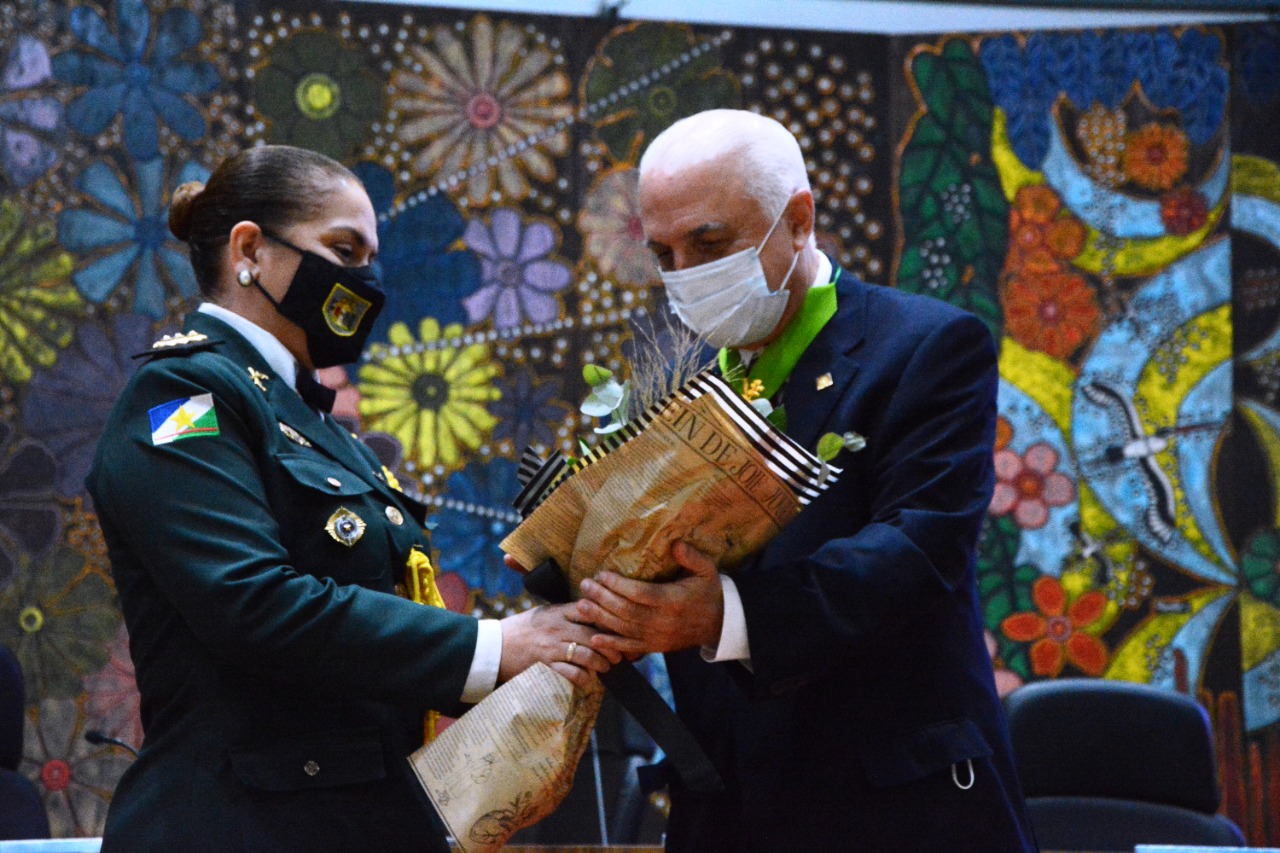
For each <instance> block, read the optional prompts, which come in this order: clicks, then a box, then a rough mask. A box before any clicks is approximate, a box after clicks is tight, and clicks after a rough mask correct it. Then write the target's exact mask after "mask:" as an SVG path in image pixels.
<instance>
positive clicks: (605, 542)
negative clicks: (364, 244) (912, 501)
mask: <svg viewBox="0 0 1280 853" xmlns="http://www.w3.org/2000/svg"><path fill="white" fill-rule="evenodd" d="M521 468H522V471H521V473H522V479H525V480H526V482H525V486H524V489H523V490H522V491H521V492H520V494H519V495H518V496H517V497H516V507H517V508H518V509H519V510H520V511H521V514H522V515H525V516H526V518H525V520H524V521H523V522H522V523H521V524H520V526H519V527H517V528H516V529H515V530H514V531H512V532H511V534H510V535H509V536H508V537H507V538H506V539H504V540H503V541H502V549H503V550H504V551H506V552H507V553H508V554H511V555H512V556H513V557H515V558H516V560H517V561H519V562H520V564H521V565H524V566H528V567H533V566H537V565H539V564H541V563H542V562H543V561H544V560H548V559H551V560H555V561H556V563H557V564H558V565H559V566H560V567H561V568H562V569H563V570H564V571H565V572H566V574H567V576H568V579H569V582H570V587H571V588H573V589H577V585H578V582H579V581H581V580H582V579H583V578H587V577H591V576H592V575H594V574H596V573H597V572H601V571H614V572H617V573H618V574H620V575H622V576H624V577H629V578H637V579H640V580H649V581H654V580H666V579H669V578H671V577H673V576H674V575H675V573H676V571H677V569H678V567H677V566H676V564H675V562H674V561H673V560H672V557H671V546H672V545H673V544H674V543H675V542H677V541H680V540H683V541H685V542H688V543H689V544H690V545H693V546H694V547H695V548H697V549H698V550H700V551H702V552H703V553H705V554H707V555H709V556H710V557H712V558H713V559H715V561H716V564H717V566H719V567H720V569H721V570H723V571H732V570H733V569H734V568H735V567H736V566H738V565H739V564H740V563H742V561H743V560H745V559H746V558H747V557H748V556H750V555H751V554H753V553H755V552H756V551H759V550H760V549H761V548H763V547H764V546H765V545H767V544H768V543H769V541H770V540H772V539H773V537H775V536H776V535H778V532H779V531H780V530H781V529H782V528H783V527H784V526H786V524H787V523H788V522H789V521H791V519H793V518H795V517H796V514H797V513H799V512H800V510H801V509H802V508H803V507H804V506H805V505H807V504H808V503H809V502H810V501H811V500H813V499H814V498H815V497H817V496H818V495H819V494H821V493H822V492H823V491H824V490H825V489H826V488H827V487H828V486H829V485H830V484H831V483H833V482H834V481H835V477H836V476H837V475H838V474H839V473H840V471H839V469H838V468H833V467H832V466H830V465H829V464H827V463H826V462H824V461H823V460H822V459H819V458H818V457H817V456H815V455H813V454H812V453H810V452H809V451H807V450H805V449H804V448H803V447H801V446H800V445H798V444H796V443H795V442H794V441H792V440H791V439H790V438H788V437H787V436H786V435H785V434H784V433H782V432H780V431H778V430H777V429H776V428H774V426H773V425H772V424H770V423H769V422H768V421H767V420H765V418H764V417H763V416H762V415H761V414H760V413H759V412H758V411H757V410H756V409H755V408H753V407H752V406H751V405H750V404H749V403H747V401H746V400H744V399H743V398H742V397H741V396H739V395H738V394H737V393H736V392H734V391H733V390H732V389H731V388H730V387H729V385H728V384H726V383H725V382H724V381H723V380H721V379H719V378H718V377H716V376H714V375H712V374H711V373H709V372H705V371H704V372H703V373H700V374H698V375H697V376H694V377H693V378H692V379H690V380H689V381H688V382H686V383H685V384H684V385H683V386H681V387H680V388H679V390H677V391H676V392H675V393H674V394H672V395H670V396H669V397H667V398H665V399H663V400H660V401H659V402H658V403H656V404H655V405H653V406H652V407H650V408H649V409H648V410H647V411H646V412H644V413H643V414H641V415H640V416H639V417H638V418H635V419H633V420H631V421H629V422H628V423H627V424H626V425H625V426H624V427H622V428H621V429H620V430H619V431H618V432H615V433H613V434H611V435H610V436H609V438H608V439H607V440H606V441H605V442H603V446H602V447H601V448H600V449H599V450H595V451H592V452H591V453H589V454H588V455H587V456H585V457H584V458H583V459H581V460H576V461H574V462H570V461H569V460H566V459H565V458H564V457H562V456H560V455H559V454H553V455H552V457H551V459H549V460H547V461H546V462H544V463H542V464H541V466H539V467H537V468H536V469H534V468H533V466H531V465H530V464H529V460H528V459H526V460H525V461H524V462H522V466H521Z"/></svg>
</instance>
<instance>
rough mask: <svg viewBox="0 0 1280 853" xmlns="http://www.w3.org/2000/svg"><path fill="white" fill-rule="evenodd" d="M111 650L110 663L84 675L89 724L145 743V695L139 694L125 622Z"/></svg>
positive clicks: (133, 742)
mask: <svg viewBox="0 0 1280 853" xmlns="http://www.w3.org/2000/svg"><path fill="white" fill-rule="evenodd" d="M107 650H108V651H109V652H110V654H111V658H110V659H109V660H108V661H107V665H106V666H104V667H103V668H102V669H100V670H98V671H97V672H93V673H90V674H89V675H87V676H85V679H84V689H85V693H87V694H88V696H87V699H86V701H85V706H84V710H85V714H86V715H87V716H88V720H87V724H88V725H89V726H91V727H92V728H94V729H97V730H98V731H100V732H102V733H103V734H107V735H110V736H111V737H116V738H119V739H120V740H122V741H124V742H125V743H127V744H129V745H130V746H133V747H134V748H137V747H138V746H139V745H141V743H142V716H141V702H142V697H141V696H139V695H138V680H137V677H136V675H135V674H134V670H133V659H132V658H131V657H130V656H129V635H128V633H127V632H126V631H125V629H124V626H123V625H121V626H120V630H119V631H117V632H116V636H115V639H113V640H112V641H111V644H110V645H109V646H108V647H107Z"/></svg>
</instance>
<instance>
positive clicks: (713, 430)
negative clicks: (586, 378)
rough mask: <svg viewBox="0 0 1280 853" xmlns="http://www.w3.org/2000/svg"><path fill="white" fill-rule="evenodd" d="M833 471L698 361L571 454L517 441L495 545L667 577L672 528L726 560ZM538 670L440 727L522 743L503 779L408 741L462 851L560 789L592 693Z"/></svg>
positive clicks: (521, 555) (555, 799)
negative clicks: (516, 481) (513, 518)
mask: <svg viewBox="0 0 1280 853" xmlns="http://www.w3.org/2000/svg"><path fill="white" fill-rule="evenodd" d="M839 473H840V472H839V469H837V468H834V467H832V466H830V465H829V464H827V462H825V461H824V460H823V459H820V458H818V457H817V456H815V455H814V454H812V453H810V452H809V451H807V450H805V449H804V448H802V447H801V446H800V445H798V444H796V443H795V442H794V441H792V440H791V439H790V438H788V437H787V436H786V435H785V434H784V433H782V432H781V431H779V430H778V429H776V428H775V427H774V426H773V425H772V424H770V423H769V422H768V421H767V420H766V419H765V417H764V416H762V415H761V413H760V412H758V411H757V410H756V409H755V408H754V407H753V406H752V405H751V404H749V403H748V402H747V401H746V400H744V399H743V398H742V397H741V396H739V395H738V394H737V393H736V392H735V391H734V390H733V389H732V388H731V387H730V386H729V385H728V384H727V383H726V382H724V381H723V380H721V379H719V378H718V377H716V376H714V375H712V374H711V373H710V372H709V371H703V372H701V373H699V374H697V375H695V376H694V377H692V378H691V379H689V380H688V381H687V382H685V383H684V384H683V385H681V386H680V387H679V388H678V389H677V390H676V391H675V392H674V393H672V394H670V395H668V396H666V397H664V398H662V399H660V400H659V401H658V402H656V403H655V404H653V405H652V406H650V407H649V408H648V409H647V410H645V411H644V412H643V413H641V414H640V415H639V416H638V417H635V418H632V419H630V420H629V421H627V422H626V424H625V425H623V426H622V427H621V428H620V429H618V430H617V431H615V432H612V433H611V434H610V435H608V436H607V437H606V439H605V440H604V441H602V442H601V444H600V446H599V447H597V448H594V449H591V450H588V451H586V453H585V454H584V455H583V457H582V458H580V459H575V460H570V459H567V458H565V457H564V456H563V455H561V454H559V453H553V454H552V456H551V458H549V459H546V460H541V459H537V458H536V457H533V456H531V455H530V454H526V456H525V458H524V459H523V460H522V462H521V471H520V478H521V480H522V482H523V484H524V487H523V489H522V491H521V492H520V494H519V495H518V496H517V498H516V502H515V503H516V507H517V508H518V509H519V510H520V513H521V515H522V516H524V521H522V522H521V524H520V525H519V526H518V527H517V528H516V529H515V530H514V531H512V533H511V534H510V535H509V536H508V537H507V538H506V539H504V540H503V542H502V546H501V547H502V549H503V550H504V551H506V552H507V553H509V554H511V555H512V556H513V557H515V559H516V560H517V561H519V562H520V563H521V564H522V565H524V566H526V567H529V568H533V567H535V566H538V565H540V564H541V563H543V562H544V561H546V560H554V561H555V562H556V564H557V565H559V566H560V567H561V569H562V570H563V571H564V572H565V573H566V575H567V578H568V580H569V584H570V588H571V589H573V590H575V591H576V590H577V587H578V583H579V582H580V581H581V580H582V579H584V578H587V577H591V576H593V575H595V574H596V573H597V572H601V571H606V570H610V571H614V572H617V573H618V574H620V575H623V576H625V577H629V578H637V579H640V580H647V581H661V580H667V579H670V578H672V577H674V576H675V575H676V574H677V572H678V571H679V566H678V565H677V564H676V563H675V562H674V560H673V558H672V556H671V546H672V545H673V544H674V543H675V542H677V541H684V542H687V543H689V544H690V545H692V546H694V547H695V548H697V549H698V550H700V551H702V552H704V553H705V554H707V555H709V556H710V557H712V558H713V559H714V560H715V561H716V564H717V565H718V566H719V567H720V568H721V569H722V570H724V571H732V570H733V569H734V568H735V567H736V566H738V565H740V564H741V563H742V562H743V561H744V560H745V559H746V558H747V557H748V556H750V555H751V554H753V553H755V552H757V551H759V550H760V549H761V548H763V547H764V546H765V545H767V544H768V543H769V541H770V540H772V539H773V537H775V536H776V535H777V534H778V532H779V531H780V530H781V529H782V528H783V527H785V526H786V524H787V523H788V522H789V521H791V519H793V518H795V516H796V515H797V514H798V513H799V512H800V510H801V509H803V508H804V507H805V506H806V505H807V504H808V503H809V502H810V501H811V500H813V499H814V498H816V497H817V496H818V495H820V494H821V493H822V492H823V491H825V490H826V488H827V487H828V486H829V485H830V484H831V483H832V482H834V480H835V477H836V476H837V475H838V474H839ZM537 678H539V679H542V681H541V682H540V683H539V686H537V687H532V688H531V686H530V684H528V683H526V682H530V681H532V680H533V679H532V678H531V679H524V676H521V677H520V678H517V679H514V680H513V681H512V682H510V683H509V684H507V685H504V686H503V687H501V688H499V689H498V690H497V691H495V693H494V694H493V695H492V696H490V697H489V698H488V699H485V700H484V701H483V702H481V703H480V704H479V705H477V706H476V707H475V708H473V709H472V710H471V711H468V712H467V713H466V714H465V715H464V716H463V717H462V718H461V720H459V721H458V722H457V723H455V724H454V725H453V726H452V727H451V728H450V729H449V730H448V731H447V732H446V733H445V735H444V736H442V737H441V738H440V741H445V739H446V738H450V736H452V738H451V740H452V741H453V742H456V743H463V742H465V743H470V744H473V746H472V747H470V748H469V753H468V754H474V753H475V752H477V751H479V750H482V749H483V747H481V746H475V744H486V743H490V744H497V743H504V744H510V743H513V742H519V743H522V744H525V745H527V747H528V748H527V751H526V752H525V754H524V755H523V756H521V757H519V758H514V757H512V756H511V755H509V754H507V753H506V752H504V753H502V755H503V761H505V762H506V763H507V764H508V768H509V769H510V768H516V769H514V770H511V772H508V773H507V774H506V776H505V777H504V780H505V781H504V783H503V784H502V785H500V786H499V785H494V784H493V782H494V781H495V774H492V773H490V774H488V775H487V776H485V777H484V778H483V779H482V778H480V777H479V776H476V775H474V774H472V777H468V776H467V775H466V774H465V773H463V772H462V771H461V770H460V769H459V765H458V760H449V761H433V760H432V755H433V751H434V752H435V754H437V755H442V754H443V753H444V752H445V747H446V746H447V744H442V743H440V742H437V743H433V744H431V745H429V746H427V747H424V749H423V750H420V751H419V753H417V754H415V760H414V766H415V769H417V771H418V774H419V777H420V778H421V779H422V781H423V784H424V787H425V788H426V790H427V793H428V795H429V796H430V797H431V799H432V801H433V802H434V804H435V805H436V808H437V810H439V812H440V814H441V816H442V817H443V818H444V820H445V823H446V824H448V826H449V827H450V829H451V830H452V831H453V833H454V837H455V840H456V842H457V843H458V846H459V847H460V848H461V849H462V850H463V851H464V853H475V851H488V850H494V849H498V847H500V846H501V845H502V844H503V843H505V842H506V840H507V839H508V838H510V836H511V835H512V834H513V833H514V832H515V831H516V830H518V829H520V828H522V827H524V826H527V825H529V824H531V823H533V822H534V821H536V820H538V819H541V818H542V817H543V816H545V815H546V814H547V813H549V812H550V811H551V810H552V809H553V808H554V807H555V806H556V805H558V804H559V802H560V801H561V800H562V799H563V798H564V796H565V795H566V794H567V793H568V790H569V784H568V783H571V781H572V776H573V771H574V769H575V768H576V766H577V762H578V759H579V758H580V757H581V755H582V752H583V749H584V748H585V746H586V743H587V738H588V737H589V735H590V730H591V726H592V724H593V723H594V721H595V714H596V712H597V711H598V709H599V697H598V696H596V697H594V698H593V697H578V698H574V691H573V690H572V689H571V687H570V686H569V685H568V682H567V681H564V680H563V679H560V677H559V676H558V675H555V674H554V673H553V672H552V671H551V670H549V669H546V668H543V672H542V673H540V674H539V675H538V676H537ZM522 679H524V682H522ZM546 679H552V681H551V682H547V681H546ZM556 679H558V680H560V681H561V682H563V685H562V686H560V687H558V688H556V689H557V690H558V692H556V691H554V690H553V689H552V688H553V687H554V686H555V685H554V680H556ZM517 682H521V683H520V684H517ZM513 688H514V689H513ZM531 690H532V693H533V695H535V696H536V695H538V694H539V693H541V694H543V695H544V696H545V697H550V696H551V694H552V693H555V695H556V696H558V697H559V698H558V699H557V700H556V704H554V705H550V704H548V702H549V701H550V699H549V698H548V702H539V701H538V700H536V699H535V700H530V699H529V695H530V692H531ZM505 693H518V694H519V696H520V697H521V698H520V701H521V702H523V703H525V704H532V705H538V706H539V707H540V709H541V713H542V716H540V717H539V718H538V719H539V720H540V721H541V725H542V727H541V728H540V729H539V730H538V731H540V732H541V734H540V735H539V736H538V737H531V736H530V735H529V730H530V726H529V724H528V722H527V718H526V717H522V716H519V715H514V716H513V711H512V709H513V707H515V706H514V705H513V703H512V701H511V700H510V699H509V698H507V697H506V696H505V695H504V694H505ZM557 715H559V716H557ZM494 749H495V750H496V749H497V748H496V747H494ZM454 751H456V750H454ZM494 754H495V755H496V754H498V753H497V752H495V753H494ZM521 768H523V769H521ZM467 778H471V779H472V782H473V784H472V785H471V786H470V788H471V794H472V796H470V797H466V798H464V797H462V796H460V795H459V794H460V788H459V786H460V785H462V783H463V782H465V781H466V779H467ZM460 780H461V781H460ZM547 780H554V784H549V783H548V781H547ZM463 787H466V786H465V785H464V786H463ZM494 815H501V816H502V819H501V820H498V819H496V818H495V817H494Z"/></svg>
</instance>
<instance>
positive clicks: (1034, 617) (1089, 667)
mask: <svg viewBox="0 0 1280 853" xmlns="http://www.w3.org/2000/svg"><path fill="white" fill-rule="evenodd" d="M1031 597H1032V600H1033V601H1035V604H1036V609H1037V610H1039V612H1038V613H1015V614H1013V615H1012V616H1009V617H1008V618H1006V619H1005V620H1004V621H1003V622H1001V623H1000V630H1002V631H1004V633H1005V636H1006V637H1008V638H1009V639H1011V640H1014V641H1015V642H1019V643H1031V642H1034V645H1033V646H1032V647H1031V671H1032V672H1034V673H1035V674H1036V675H1042V676H1046V677H1048V678H1056V677H1057V676H1058V675H1059V674H1060V673H1061V672H1062V667H1063V665H1064V664H1065V663H1066V662H1068V661H1070V662H1071V664H1072V666H1074V667H1076V668H1077V669H1079V670H1080V671H1081V672H1083V673H1085V674H1086V675H1092V676H1095V677H1097V676H1100V675H1102V671H1103V670H1104V669H1106V666H1107V647H1106V646H1105V645H1104V644H1103V642H1102V641H1101V640H1099V639H1098V638H1097V637H1095V636H1093V635H1092V634H1086V633H1084V630H1083V629H1085V628H1088V627H1089V626H1091V625H1093V624H1094V623H1095V622H1097V621H1098V620H1099V619H1100V618H1102V614H1103V613H1104V612H1105V611H1106V607H1107V599H1106V596H1104V595H1103V594H1102V593H1101V592H1099V591H1097V590H1090V591H1089V592H1086V593H1085V594H1084V595H1081V596H1080V597H1079V598H1077V599H1076V600H1075V601H1072V602H1068V600H1067V593H1066V590H1064V589H1063V588H1062V584H1061V583H1060V582H1059V581H1058V579H1057V578H1055V577H1043V578H1040V580H1038V581H1036V583H1035V586H1033V587H1032V590H1031Z"/></svg>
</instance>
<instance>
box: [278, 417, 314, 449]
mask: <svg viewBox="0 0 1280 853" xmlns="http://www.w3.org/2000/svg"><path fill="white" fill-rule="evenodd" d="M280 431H281V432H282V433H284V437H285V438H287V439H289V440H290V441H292V442H293V443H294V444H300V445H302V446H303V447H310V446H311V442H310V441H308V440H307V437H306V436H305V435H303V434H302V433H300V432H298V431H297V430H296V429H294V428H293V427H291V426H289V425H288V424H287V423H285V422H284V421H281V422H280Z"/></svg>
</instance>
